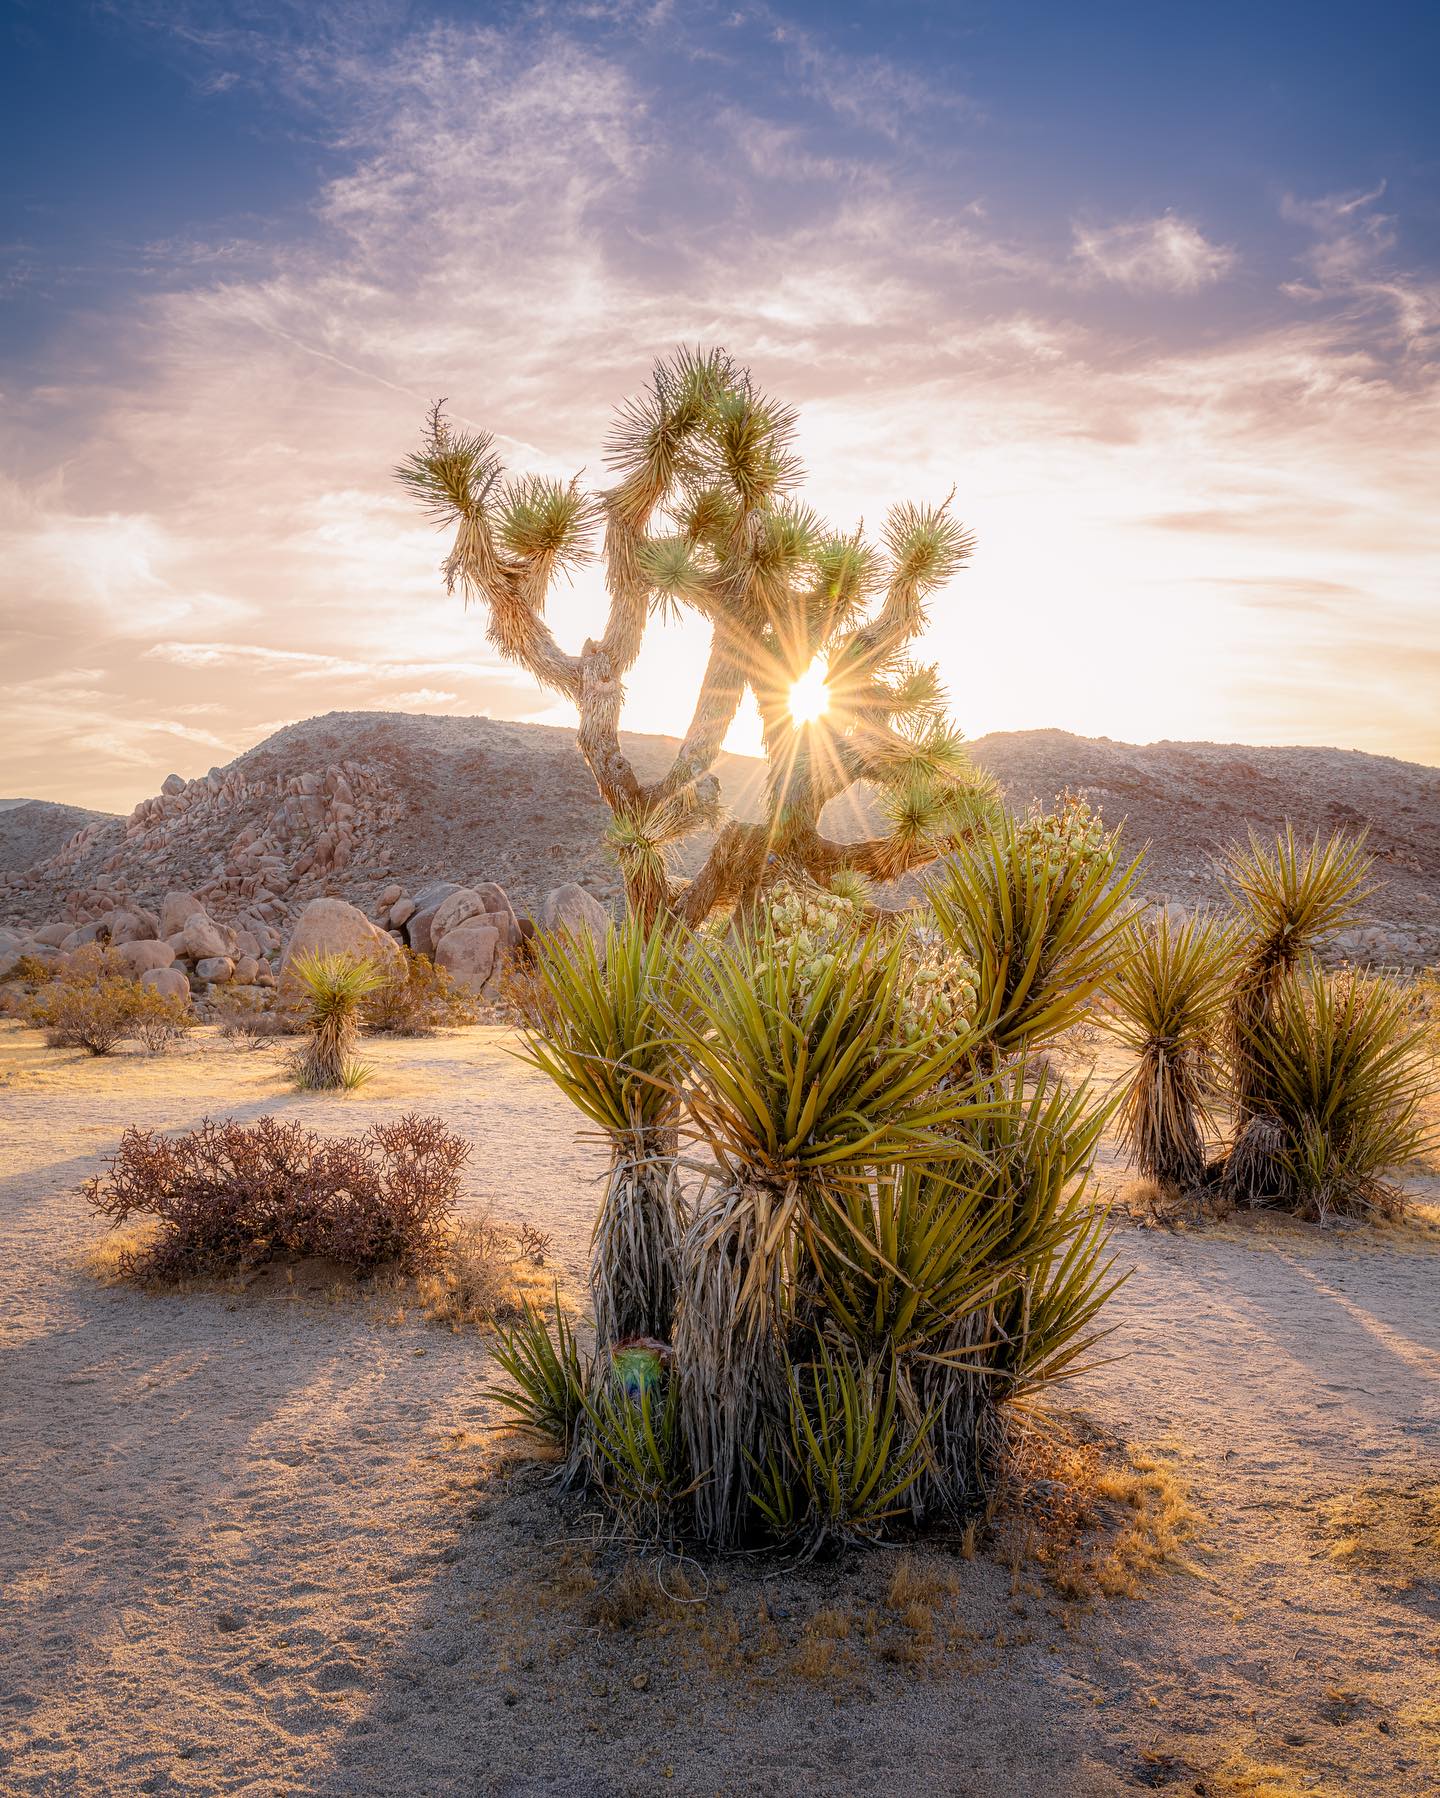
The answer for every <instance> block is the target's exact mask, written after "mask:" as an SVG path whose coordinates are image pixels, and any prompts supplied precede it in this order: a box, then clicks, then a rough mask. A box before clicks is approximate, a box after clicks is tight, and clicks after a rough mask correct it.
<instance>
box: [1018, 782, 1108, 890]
mask: <svg viewBox="0 0 1440 1798" xmlns="http://www.w3.org/2000/svg"><path fill="white" fill-rule="evenodd" d="M1017 835H1018V837H1019V839H1020V841H1021V843H1022V844H1024V845H1025V846H1026V847H1027V848H1028V849H1029V850H1030V851H1031V852H1032V854H1033V855H1034V858H1035V861H1036V862H1037V863H1038V864H1039V865H1041V866H1043V867H1044V868H1045V870H1046V871H1047V873H1049V874H1050V876H1051V877H1052V878H1054V879H1058V878H1059V876H1060V875H1061V874H1062V873H1066V872H1069V871H1074V870H1083V871H1084V872H1086V873H1088V872H1089V871H1090V870H1091V869H1092V868H1096V867H1104V868H1107V869H1108V868H1112V867H1114V865H1115V844H1114V839H1113V837H1112V836H1111V835H1110V833H1109V832H1108V831H1107V830H1106V829H1105V821H1104V819H1103V818H1102V817H1101V816H1100V814H1099V812H1098V811H1095V810H1094V809H1093V808H1092V806H1091V805H1090V803H1089V801H1088V800H1086V799H1082V798H1081V797H1080V795H1079V794H1078V793H1066V794H1065V795H1064V797H1063V798H1062V799H1061V801H1060V803H1059V805H1058V806H1056V808H1055V810H1054V811H1048V812H1047V811H1046V810H1045V808H1044V807H1043V806H1042V805H1041V804H1040V803H1039V802H1038V801H1034V802H1032V804H1031V806H1030V810H1029V811H1028V812H1027V813H1026V815H1025V817H1024V818H1023V819H1022V820H1021V821H1020V824H1019V827H1018V831H1017Z"/></svg>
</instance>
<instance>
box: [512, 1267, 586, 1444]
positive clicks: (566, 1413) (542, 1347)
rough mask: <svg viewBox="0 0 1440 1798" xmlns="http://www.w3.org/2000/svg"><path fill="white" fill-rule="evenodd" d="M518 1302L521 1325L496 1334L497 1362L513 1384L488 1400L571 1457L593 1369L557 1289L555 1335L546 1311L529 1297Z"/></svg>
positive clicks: (524, 1427) (530, 1431) (526, 1428)
mask: <svg viewBox="0 0 1440 1798" xmlns="http://www.w3.org/2000/svg"><path fill="white" fill-rule="evenodd" d="M520 1304H521V1310H522V1312H523V1315H522V1317H521V1320H520V1322H519V1323H518V1324H516V1325H515V1326H514V1327H513V1329H508V1330H501V1331H499V1332H498V1334H497V1337H496V1342H495V1349H494V1353H495V1359H496V1360H497V1361H498V1362H499V1363H500V1365H501V1366H502V1367H503V1368H504V1369H505V1371H506V1373H508V1374H509V1375H510V1377H511V1379H512V1380H513V1381H514V1382H515V1383H514V1385H513V1387H512V1386H496V1387H494V1388H492V1389H491V1391H490V1394H489V1396H490V1397H492V1398H494V1399H495V1400H496V1401H497V1402H498V1403H500V1404H502V1405H504V1406H505V1408H506V1409H507V1410H509V1411H513V1412H514V1413H515V1416H516V1418H517V1419H518V1422H519V1427H520V1428H522V1429H524V1430H527V1431H529V1433H530V1434H531V1435H533V1436H538V1437H540V1438H541V1439H542V1440H543V1441H546V1442H551V1443H553V1444H554V1445H555V1446H556V1447H557V1448H561V1449H564V1450H565V1451H566V1452H567V1453H568V1452H569V1451H570V1450H571V1449H572V1448H573V1447H574V1446H575V1439H576V1433H577V1430H578V1428H579V1424H580V1420H581V1418H582V1417H584V1416H585V1414H586V1405H587V1402H588V1401H587V1397H586V1393H587V1388H588V1386H589V1384H590V1378H591V1375H590V1369H589V1367H588V1366H587V1365H586V1363H585V1362H584V1361H583V1360H582V1358H581V1355H580V1347H579V1344H578V1343H577V1342H576V1340H575V1332H574V1330H573V1329H572V1328H571V1326H570V1323H569V1321H568V1320H567V1318H566V1316H565V1312H564V1310H563V1308H562V1307H561V1304H560V1288H559V1286H558V1285H557V1286H556V1288H555V1307H554V1309H555V1330H554V1334H553V1335H552V1334H551V1331H550V1327H549V1325H548V1324H547V1322H546V1320H545V1315H544V1313H543V1312H541V1311H539V1310H537V1309H536V1308H535V1307H534V1306H533V1305H532V1304H531V1303H530V1301H529V1299H527V1298H522V1299H521V1301H520Z"/></svg>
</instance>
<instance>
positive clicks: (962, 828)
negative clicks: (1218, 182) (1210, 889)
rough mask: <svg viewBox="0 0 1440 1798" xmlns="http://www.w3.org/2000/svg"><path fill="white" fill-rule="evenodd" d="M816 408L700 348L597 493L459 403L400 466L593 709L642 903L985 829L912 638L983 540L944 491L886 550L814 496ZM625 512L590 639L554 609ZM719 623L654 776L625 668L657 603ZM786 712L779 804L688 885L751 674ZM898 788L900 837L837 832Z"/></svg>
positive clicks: (893, 832)
mask: <svg viewBox="0 0 1440 1798" xmlns="http://www.w3.org/2000/svg"><path fill="white" fill-rule="evenodd" d="M794 432H795V415H794V413H793V411H791V409H790V408H788V407H786V406H780V405H777V404H776V403H775V402H774V401H772V400H770V399H768V398H767V397H766V396H765V395H764V394H762V393H761V392H759V390H758V389H757V388H756V387H755V385H754V383H753V382H752V380H751V378H750V376H749V374H748V372H747V371H746V370H744V369H743V368H740V367H739V366H737V365H736V364H735V363H734V362H733V361H732V360H731V359H730V358H729V357H728V356H727V355H726V354H725V353H724V352H723V351H719V350H713V351H705V352H696V353H690V352H688V351H681V352H680V353H678V354H676V355H674V356H672V357H671V358H670V359H669V360H667V361H663V362H660V363H658V364H657V365H656V367H655V370H654V373H653V376H652V379H651V383H650V386H649V387H648V389H647V390H646V391H645V392H644V393H643V394H641V395H640V396H639V398H637V399H634V400H631V401H629V402H627V403H626V404H625V405H624V406H623V407H621V409H620V411H619V414H618V416H617V419H616V422H615V426H614V429H613V432H612V434H611V439H610V444H609V449H608V460H609V462H610V465H611V467H612V468H613V469H614V471H615V473H616V475H617V476H618V479H617V481H616V484H615V485H614V486H612V487H609V488H607V489H605V490H604V491H603V492H600V493H587V492H585V491H584V490H582V488H581V487H580V485H579V478H578V476H577V477H576V478H575V479H574V480H572V481H569V482H568V483H567V482H559V481H551V480H547V479H542V478H541V477H539V476H533V475H532V476H525V477H521V478H510V479H506V477H505V475H504V472H503V470H502V468H501V466H500V461H499V458H498V456H497V455H496V454H495V451H494V448H493V440H492V438H491V437H490V435H489V434H488V433H486V432H483V431H482V432H474V433H468V432H463V431H459V430H457V429H456V428H455V427H454V426H452V425H451V424H450V422H449V421H448V420H447V419H446V418H445V416H444V414H443V413H442V412H441V410H440V408H439V407H438V406H437V407H436V408H435V409H434V410H433V411H432V413H431V416H430V423H429V429H428V432H427V434H426V438H425V441H424V443H423V445H422V446H421V448H420V449H419V450H418V451H417V452H416V453H415V454H413V455H411V456H410V457H408V458H407V459H406V461H405V462H404V463H403V464H402V465H401V467H400V468H399V470H398V471H397V472H398V475H399V478H400V480H401V481H402V482H403V483H404V484H405V485H406V486H407V487H408V488H409V489H410V491H411V492H412V493H413V494H414V495H415V496H416V497H417V498H418V499H419V501H420V502H421V504H422V505H423V506H424V507H425V508H426V509H427V510H428V511H429V512H430V514H431V515H432V516H433V517H434V518H435V519H436V520H437V521H438V522H439V523H440V524H442V525H444V526H448V527H451V528H453V529H454V532H455V538H454V543H453V547H452V549H451V551H450V554H449V556H448V557H447V558H446V561H445V563H444V568H443V572H444V575H445V581H446V585H447V588H449V589H450V590H451V591H453V590H454V589H455V587H457V586H458V587H459V588H460V590H461V592H462V593H463V594H464V596H465V598H466V599H467V600H468V599H470V598H472V597H473V598H478V599H479V600H480V601H481V602H482V603H483V604H484V605H485V607H486V609H487V611H488V613H489V621H490V640H491V642H492V643H493V644H494V645H495V647H496V648H497V649H498V650H499V651H500V652H501V654H502V655H504V656H506V657H507V658H508V659H509V660H511V661H514V662H517V663H519V664H520V665H521V666H522V667H524V668H526V669H528V670H529V672H530V673H531V674H533V675H534V677H535V678H536V680H538V681H539V682H540V683H541V684H542V685H543V686H546V687H548V688H550V689H551V690H552V691H553V692H556V693H558V694H560V695H561V696H562V697H563V698H565V699H567V700H569V701H570V702H571V703H572V704H573V705H574V706H575V707H576V709H577V710H578V712H579V714H580V731H579V743H580V751H581V753H582V755H583V756H584V757H585V760H586V763H587V764H588V766H589V768H590V771H591V773H592V774H593V775H594V777H595V784H596V786H597V787H598V788H599V791H600V794H601V797H602V798H603V799H604V800H605V801H606V803H607V804H608V805H609V807H610V809H611V812H612V813H613V815H614V825H613V827H612V829H611V831H610V833H609V841H610V846H611V848H612V850H613V852H614V854H615V856H616V859H617V861H618V862H619V864H620V868H621V871H622V873H623V874H624V877H625V883H626V891H627V895H628V898H629V902H630V905H631V908H632V909H633V910H634V911H635V912H637V913H638V914H639V915H640V916H641V917H642V918H643V919H644V920H646V921H647V922H648V921H650V920H651V919H653V918H654V917H655V916H656V915H657V914H659V913H662V912H671V913H674V914H675V915H677V916H678V917H680V918H682V919H683V920H684V921H685V922H686V923H688V924H690V925H692V926H693V925H699V924H702V923H703V922H704V920H705V919H706V918H707V917H708V916H709V914H710V913H711V912H712V911H714V910H716V909H717V908H720V907H724V906H732V905H739V906H741V907H742V908H747V909H748V908H749V907H750V906H751V905H752V904H753V903H754V901H755V898H756V896H757V895H758V894H759V893H760V892H761V891H762V890H763V889H764V888H765V887H767V886H768V885H769V884H771V882H772V881H773V880H774V879H775V878H776V877H777V875H779V874H782V873H784V872H786V871H791V872H795V873H797V874H803V875H804V876H805V877H807V878H808V879H810V880H812V881H814V882H816V883H817V884H818V885H820V886H822V887H826V886H829V884H830V882H831V880H832V879H833V878H834V877H836V876H842V877H843V876H845V875H847V874H859V875H861V876H864V877H866V878H871V879H878V880H890V879H893V878H895V877H897V876H898V875H901V874H904V873H906V872H907V871H908V870H910V869H912V868H917V867H920V866H922V865H924V864H925V863H927V862H930V861H932V860H933V859H934V858H935V857H936V856H937V855H940V854H942V853H943V852H944V851H945V850H946V849H947V848H950V847H952V846H954V845H955V844H957V843H960V842H963V841H965V840H967V839H968V838H969V836H970V835H971V834H972V833H973V831H974V829H975V827H976V826H977V824H978V823H980V822H983V821H984V820H985V819H986V818H987V817H988V816H989V814H990V812H991V811H992V810H993V807H994V805H995V799H994V794H993V791H992V788H991V786H990V783H989V782H988V781H987V780H986V779H984V778H983V777H982V776H981V775H980V774H979V773H978V772H977V771H976V770H975V768H974V767H973V766H972V765H971V763H970V761H969V758H968V756H967V755H966V752H965V750H964V748H963V746H962V742H961V738H960V735H959V733H958V731H956V730H955V729H954V728H953V727H952V726H951V725H950V724H949V722H948V721H947V718H946V701H945V696H944V694H943V692H942V690H941V687H940V684H939V681H938V679H937V677H936V672H935V669H934V667H933V666H923V665H918V664H916V663H914V662H912V661H910V660H909V659H908V657H907V650H908V647H909V645H910V644H911V643H912V642H913V640H914V639H915V638H916V637H917V636H918V635H919V634H920V633H921V631H922V630H923V629H924V626H925V605H926V601H927V599H928V598H929V597H930V595H931V594H933V593H935V592H936V591H938V590H939V589H940V588H941V587H943V586H944V585H945V584H946V583H947V582H948V581H949V580H950V579H951V578H952V577H953V576H954V575H955V574H956V573H957V572H958V570H959V569H960V568H962V567H963V566H964V564H965V562H966V561H967V560H968V558H969V555H970V549H971V539H970V536H969V534H968V532H966V531H965V530H964V528H963V527H962V526H961V525H960V523H959V522H958V521H957V520H956V519H955V518H953V517H952V516H951V512H950V501H949V500H948V499H947V500H946V501H944V503H943V504H941V505H938V506H933V505H915V504H910V503H906V504H903V505H899V506H895V507H893V508H892V509H891V511H890V513H889V516H888V517H887V519H886V522H885V527H884V530H883V532H882V533H881V537H880V542H879V543H878V544H874V543H870V542H868V541H867V540H866V539H865V537H864V536H863V535H862V533H861V531H860V530H855V531H851V532H839V531H835V530H834V529H832V528H831V527H830V526H829V525H827V524H826V523H824V521H823V520H821V519H820V518H819V517H818V516H817V515H816V514H815V513H814V512H812V511H811V510H810V509H809V507H807V506H805V505H804V504H802V503H801V502H800V501H799V500H798V499H797V498H796V497H795V496H794V495H795V489H796V488H797V486H798V485H799V482H800V479H801V474H802V470H801V467H800V463H799V460H798V458H797V456H796V454H795V451H794V447H793V443H794ZM600 528H603V533H604V547H603V551H602V555H603V560H604V565H605V582H606V587H607V590H608V593H609V615H608V618H607V620H606V622H605V627H604V629H603V631H602V632H601V633H600V634H599V635H598V636H597V637H595V638H593V639H592V640H591V641H589V642H587V643H586V645H585V647H584V648H583V649H582V650H581V651H580V653H579V654H578V655H570V654H567V653H566V652H565V651H564V650H562V649H561V648H560V646H559V644H558V643H557V642H556V641H555V638H554V635H553V633H552V632H551V630H550V627H549V625H548V624H547V623H546V621H545V617H544V608H545V598H546V594H547V592H548V591H549V588H550V585H551V582H552V581H553V580H554V579H555V578H556V577H557V576H558V575H561V574H564V573H566V572H568V571H569V570H570V569H572V568H573V567H575V566H576V565H577V564H580V563H583V562H586V561H589V560H590V559H592V557H593V555H594V553H595V552H594V547H593V539H594V536H595V534H596V531H597V529H600ZM664 607H669V608H672V609H674V610H675V611H677V612H687V611H688V612H691V613H694V614H695V615H697V616H698V617H699V618H701V619H702V620H704V621H705V622H706V623H707V624H709V625H710V627H711V630H712V640H711V649H710V659H709V663H708V666H707V667H706V670H705V674H704V677H703V679H702V681H701V686H700V695H699V698H698V700H697V702H696V707H695V713H694V717H693V719H692V721H691V724H690V728H689V730H688V731H687V732H686V735H685V739H684V742H683V743H682V744H681V747H680V750H679V753H678V754H677V756H676V758H675V760H674V762H673V763H672V765H671V766H670V768H669V769H668V770H667V771H666V772H665V773H664V774H662V775H661V776H660V778H659V779H658V780H654V781H651V782H648V783H644V782H642V781H641V780H640V779H639V777H638V775H637V774H636V772H635V770H634V768H633V766H632V765H631V763H630V761H629V759H628V758H627V757H626V755H625V753H624V751H623V750H622V749H621V747H620V737H619V726H620V709H621V705H622V703H623V700H624V687H623V684H622V683H623V681H624V678H625V675H626V674H627V672H628V671H629V669H630V668H631V667H632V666H633V664H634V662H635V658H636V656H637V655H638V654H639V652H640V645H641V641H642V639H643V636H644V632H645V626H646V624H647V622H648V621H649V619H650V618H651V617H652V616H653V614H654V613H655V611H656V610H657V609H659V608H664ZM747 688H749V689H750V691H751V692H753V693H754V695H755V698H756V701H757V703H758V705H759V710H760V717H761V721H762V724H763V727H764V740H765V754H766V758H767V760H768V762H769V768H770V777H769V781H768V783H767V790H766V809H765V816H764V818H763V819H762V820H761V821H760V822H758V823H753V824H747V823H739V822H735V821H732V822H730V823H728V824H725V825H724V826H723V828H722V829H721V830H720V832H719V835H718V837H717V839H716V842H715V845H714V847H713V849H712V850H711V852H710V855H709V857H708V858H707V860H706V861H705V864H704V866H703V867H702V868H701V870H700V872H699V873H698V875H697V876H696V877H695V879H694V880H692V881H690V882H689V883H688V884H686V883H682V882H680V881H678V880H676V879H675V878H674V876H673V873H672V870H671V866H670V860H669V857H670V853H671V851H672V850H673V847H674V845H675V844H677V843H679V842H680V841H682V840H683V839H684V838H685V837H687V836H689V835H690V834H691V833H693V832H695V831H697V830H702V829H705V828H707V827H713V826H714V825H715V824H717V823H718V822H719V821H720V793H719V786H718V783H717V781H716V779H715V777H714V775H713V774H712V773H711V767H712V764H713V763H714V761H715V758H716V756H717V755H718V754H719V752H720V748H721V745H722V743H723V742H724V739H725V734H726V732H727V731H728V729H729V728H730V724H731V722H732V721H733V719H734V717H735V714H736V712H737V711H738V709H739V706H740V702H741V700H742V698H743V697H744V694H745V691H746V689H747ZM859 780H864V781H867V782H868V783H870V785H871V786H872V787H873V788H874V789H875V791H876V793H877V796H878V800H879V804H880V808H881V810H882V813H883V815H884V816H885V819H886V821H887V824H888V830H887V831H886V834H885V835H883V836H880V837H875V838H872V839H871V840H869V841H866V842H859V843H836V842H832V841H830V840H828V839H827V838H825V837H823V836H822V835H821V834H820V828H819V826H820V815H821V813H822V811H823V810H824V808H825V806H826V804H827V803H828V802H829V801H830V800H831V799H833V798H835V797H837V796H838V795H839V794H841V793H843V792H845V791H846V790H847V789H848V788H850V787H851V786H853V785H854V783H855V782H856V781H859Z"/></svg>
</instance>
